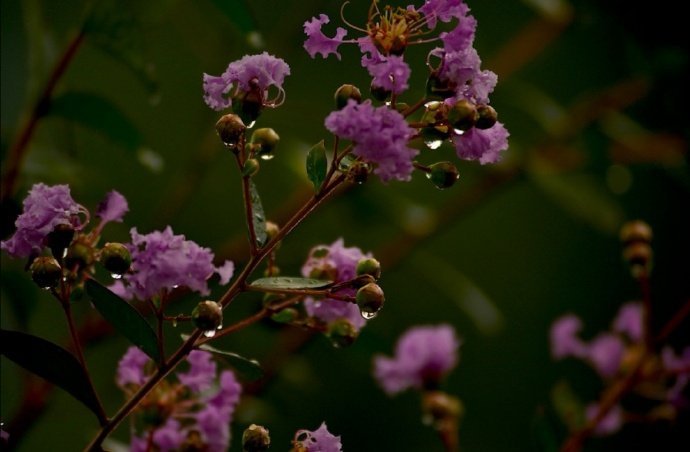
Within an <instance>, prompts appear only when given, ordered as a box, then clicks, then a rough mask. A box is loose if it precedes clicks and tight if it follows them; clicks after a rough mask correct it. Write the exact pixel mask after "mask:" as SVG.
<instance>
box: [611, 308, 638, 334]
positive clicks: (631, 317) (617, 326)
mask: <svg viewBox="0 0 690 452" xmlns="http://www.w3.org/2000/svg"><path fill="white" fill-rule="evenodd" d="M613 330H614V331H618V332H619V333H623V334H626V335H627V336H628V337H629V338H630V340H632V341H634V342H640V341H641V340H642V304H641V303H626V304H624V305H623V306H621V308H620V309H619V310H618V314H617V315H616V318H615V319H614V320H613Z"/></svg>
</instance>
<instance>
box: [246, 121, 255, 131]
mask: <svg viewBox="0 0 690 452" xmlns="http://www.w3.org/2000/svg"><path fill="white" fill-rule="evenodd" d="M254 124H256V121H252V122H250V123H249V125H248V126H247V129H251V128H252V127H254Z"/></svg>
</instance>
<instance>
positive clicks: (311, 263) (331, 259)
mask: <svg viewBox="0 0 690 452" xmlns="http://www.w3.org/2000/svg"><path fill="white" fill-rule="evenodd" d="M364 257H371V254H364V253H362V250H360V249H359V248H357V247H350V248H346V247H345V246H344V242H343V239H342V238H340V239H338V240H336V241H335V242H333V243H332V244H331V245H330V246H326V245H320V246H316V247H314V248H312V250H311V251H310V252H309V257H308V258H307V262H306V263H305V264H304V266H302V275H304V276H306V277H312V278H314V277H315V278H320V279H328V280H331V281H334V282H343V281H348V280H350V279H353V278H354V277H355V276H356V268H357V263H358V262H359V261H360V260H361V259H362V258H364ZM338 293H339V294H342V295H354V290H353V289H343V290H341V291H339V292H338ZM304 307H305V309H306V311H307V314H308V315H309V316H311V317H316V318H317V319H319V320H321V321H323V322H325V323H331V322H333V321H335V320H338V319H342V318H345V319H347V320H349V321H350V323H351V324H352V325H353V326H354V327H355V329H356V330H359V329H361V328H362V327H363V326H364V325H365V324H366V320H365V319H364V318H363V317H362V315H361V313H360V311H359V308H358V307H357V305H356V304H354V303H349V302H347V301H342V300H334V299H331V298H326V299H323V300H314V299H313V298H307V299H305V301H304Z"/></svg>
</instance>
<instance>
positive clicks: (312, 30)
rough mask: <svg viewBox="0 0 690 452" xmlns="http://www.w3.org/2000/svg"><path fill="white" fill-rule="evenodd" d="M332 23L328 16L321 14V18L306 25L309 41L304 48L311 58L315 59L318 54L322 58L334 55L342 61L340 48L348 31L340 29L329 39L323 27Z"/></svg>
mask: <svg viewBox="0 0 690 452" xmlns="http://www.w3.org/2000/svg"><path fill="white" fill-rule="evenodd" d="M329 22H330V19H329V18H328V16H327V15H325V14H321V15H319V17H318V18H317V17H312V19H311V20H308V21H306V22H305V23H304V33H305V34H306V35H307V40H306V41H304V48H305V50H306V51H307V52H308V53H309V56H311V57H312V58H314V57H315V56H316V54H317V53H320V54H321V56H322V57H324V58H327V57H328V55H330V54H334V55H335V56H336V57H337V58H338V59H340V53H338V46H340V44H342V43H343V38H344V37H345V35H346V34H347V30H345V29H344V28H341V27H338V28H337V29H336V32H335V36H334V37H332V38H329V37H328V36H326V35H324V34H323V32H322V31H321V27H322V26H323V25H325V24H327V23H329Z"/></svg>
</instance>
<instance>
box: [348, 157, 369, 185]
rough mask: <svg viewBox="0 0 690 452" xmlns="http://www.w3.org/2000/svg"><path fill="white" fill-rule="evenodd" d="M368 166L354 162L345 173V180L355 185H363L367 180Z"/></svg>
mask: <svg viewBox="0 0 690 452" xmlns="http://www.w3.org/2000/svg"><path fill="white" fill-rule="evenodd" d="M369 171H370V168H369V165H367V164H366V163H364V162H355V163H353V164H352V166H350V168H349V169H348V171H347V178H348V179H349V180H351V181H352V182H354V183H356V184H363V183H364V182H366V181H367V179H368V178H369Z"/></svg>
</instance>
